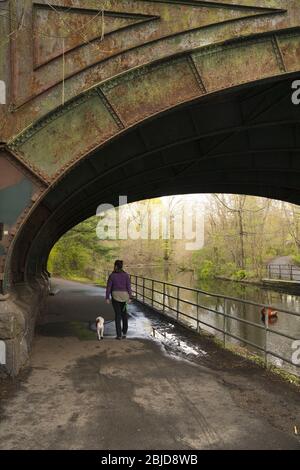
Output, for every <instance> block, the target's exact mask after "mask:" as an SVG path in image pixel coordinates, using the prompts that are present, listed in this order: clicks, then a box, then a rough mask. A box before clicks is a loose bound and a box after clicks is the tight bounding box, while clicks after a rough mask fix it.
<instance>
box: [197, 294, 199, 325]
mask: <svg viewBox="0 0 300 470" xmlns="http://www.w3.org/2000/svg"><path fill="white" fill-rule="evenodd" d="M197 333H199V292H198V291H197Z"/></svg>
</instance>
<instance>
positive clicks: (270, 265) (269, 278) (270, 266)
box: [269, 264, 272, 279]
mask: <svg viewBox="0 0 300 470" xmlns="http://www.w3.org/2000/svg"><path fill="white" fill-rule="evenodd" d="M269 279H272V277H271V265H270V264H269Z"/></svg>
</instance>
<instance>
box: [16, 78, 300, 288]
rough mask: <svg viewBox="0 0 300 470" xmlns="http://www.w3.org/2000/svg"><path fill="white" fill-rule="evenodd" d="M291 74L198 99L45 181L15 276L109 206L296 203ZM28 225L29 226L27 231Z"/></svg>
mask: <svg viewBox="0 0 300 470" xmlns="http://www.w3.org/2000/svg"><path fill="white" fill-rule="evenodd" d="M291 84H292V78H286V79H276V80H268V81H266V82H261V83H256V84H249V85H247V86H243V87H238V88H236V89H235V90H231V91H223V92H222V93H217V94H215V95H212V96H210V97H202V98H200V99H198V100H194V101H191V102H190V103H188V104H185V105H182V106H179V107H178V108H176V109H174V110H171V111H167V112H164V113H161V114H160V115H157V116H155V117H153V118H152V119H149V120H146V121H145V122H144V123H141V124H139V125H137V126H135V127H132V128H131V129H129V130H127V131H126V132H124V133H122V134H121V135H119V136H118V137H116V138H114V139H112V140H111V141H110V142H108V143H106V144H105V145H102V146H101V147H100V148H98V149H97V150H95V151H93V152H91V153H90V154H89V155H88V156H87V157H86V158H84V159H82V160H81V161H80V162H78V163H77V165H76V166H74V167H73V168H72V169H71V170H70V171H69V172H67V174H66V175H65V176H64V178H62V179H61V180H60V181H59V182H58V183H56V184H55V185H53V187H52V189H50V190H49V191H48V193H47V194H46V196H45V197H44V198H43V200H42V201H41V203H40V204H39V205H38V206H37V207H36V209H35V211H34V212H33V213H32V215H31V217H30V219H29V220H28V222H27V224H26V225H25V227H24V229H23V231H22V235H21V236H20V237H19V240H18V243H17V244H16V247H15V250H14V256H13V270H14V275H15V277H16V279H17V278H18V276H19V275H20V273H27V274H32V275H33V274H36V273H38V272H41V271H42V270H43V269H45V267H46V262H47V257H48V254H49V250H50V249H51V247H52V246H53V244H54V243H55V242H56V241H57V240H58V239H59V238H60V237H61V236H62V235H63V234H64V233H65V232H66V231H68V230H69V229H71V228H72V227H73V226H74V225H76V224H78V223H79V222H80V221H82V220H84V219H86V218H87V217H89V216H92V215H95V214H96V209H97V206H98V205H99V204H101V203H110V204H114V205H117V204H118V197H119V195H127V196H128V202H132V201H136V200H141V199H145V198H152V197H156V196H162V195H170V194H184V193H211V192H219V193H240V194H249V195H258V196H264V197H269V198H275V199H280V200H284V201H289V202H293V203H296V204H297V203H299V204H300V175H299V173H300V133H299V126H300V119H299V118H300V110H299V107H298V106H295V105H293V104H292V101H291ZM32 228H35V232H33V230H32Z"/></svg>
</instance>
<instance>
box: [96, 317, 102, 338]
mask: <svg viewBox="0 0 300 470" xmlns="http://www.w3.org/2000/svg"><path fill="white" fill-rule="evenodd" d="M96 328H97V336H98V339H99V341H100V340H101V339H103V336H104V318H103V317H97V318H96Z"/></svg>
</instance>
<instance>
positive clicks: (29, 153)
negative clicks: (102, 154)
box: [20, 93, 118, 178]
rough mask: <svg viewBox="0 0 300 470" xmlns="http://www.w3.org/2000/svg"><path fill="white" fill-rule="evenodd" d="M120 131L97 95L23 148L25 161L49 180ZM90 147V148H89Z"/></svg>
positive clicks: (57, 118)
mask: <svg viewBox="0 0 300 470" xmlns="http://www.w3.org/2000/svg"><path fill="white" fill-rule="evenodd" d="M117 130H118V128H117V125H116V123H115V122H114V120H113V117H112V116H111V114H110V113H109V112H108V110H107V109H106V108H105V106H104V104H103V103H102V102H101V99H100V97H99V95H98V94H97V93H94V94H92V95H91V96H90V95H88V96H87V98H85V97H84V99H83V102H80V104H76V103H75V104H74V107H72V106H71V107H70V109H66V111H65V110H63V112H61V113H58V115H55V116H53V120H52V121H50V122H49V123H47V124H46V126H43V127H41V130H40V131H39V132H36V133H35V134H34V135H33V136H32V137H31V138H29V139H28V140H27V141H26V142H25V143H24V144H23V145H21V146H20V151H21V152H22V154H23V156H24V158H26V159H27V160H28V161H29V162H30V163H31V164H33V165H34V166H35V167H37V168H38V169H39V170H40V171H41V172H42V173H43V174H44V175H45V176H46V177H50V178H51V177H53V176H55V174H56V173H57V172H59V171H62V170H63V168H64V167H65V165H67V164H70V163H71V162H72V161H74V159H76V158H77V156H78V155H79V154H82V155H84V154H85V153H86V152H87V151H88V150H91V149H92V148H93V147H95V146H96V145H99V143H101V142H103V141H104V140H105V139H107V138H109V137H110V136H111V135H113V134H114V133H115V132H116V131H117ZM87 146H89V148H88V149H87Z"/></svg>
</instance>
